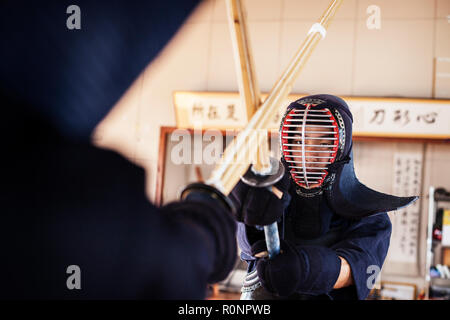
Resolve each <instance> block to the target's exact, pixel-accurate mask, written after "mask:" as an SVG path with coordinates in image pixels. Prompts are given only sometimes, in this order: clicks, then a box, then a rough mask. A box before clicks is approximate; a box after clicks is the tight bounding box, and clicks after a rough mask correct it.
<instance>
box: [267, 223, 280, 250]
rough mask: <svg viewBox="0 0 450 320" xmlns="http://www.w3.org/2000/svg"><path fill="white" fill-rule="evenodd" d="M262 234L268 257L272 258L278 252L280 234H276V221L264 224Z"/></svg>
mask: <svg viewBox="0 0 450 320" xmlns="http://www.w3.org/2000/svg"><path fill="white" fill-rule="evenodd" d="M264 236H265V238H266V246H267V251H268V253H269V259H273V258H275V257H276V256H277V255H278V254H279V253H280V236H279V235H278V224H277V222H276V221H275V222H274V223H272V224H270V225H268V226H264Z"/></svg>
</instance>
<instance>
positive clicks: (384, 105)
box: [174, 92, 450, 140]
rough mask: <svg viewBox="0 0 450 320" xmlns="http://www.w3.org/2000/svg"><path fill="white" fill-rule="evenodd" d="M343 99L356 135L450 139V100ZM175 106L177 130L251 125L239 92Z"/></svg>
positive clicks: (179, 99)
mask: <svg viewBox="0 0 450 320" xmlns="http://www.w3.org/2000/svg"><path fill="white" fill-rule="evenodd" d="M302 96H305V95H304V94H298V95H294V94H293V95H289V96H288V98H287V99H286V100H285V102H284V103H283V104H282V105H280V109H279V111H278V113H277V114H275V115H273V120H272V122H271V125H270V129H271V130H273V131H275V130H278V127H279V122H280V119H281V116H282V114H283V113H284V110H285V108H286V107H287V105H288V104H289V103H290V102H292V101H295V100H297V99H299V98H301V97H302ZM266 97H267V94H263V95H262V98H263V99H265V98H266ZM342 98H343V99H344V100H345V101H346V102H347V103H348V105H349V107H350V110H351V111H352V113H353V118H354V123H353V135H354V136H366V137H388V138H420V139H440V140H449V139H450V100H435V99H402V98H370V97H367V98H365V97H342ZM174 104H175V114H176V121H177V127H178V128H195V127H198V128H203V129H210V128H214V129H241V128H243V127H244V126H245V125H246V124H247V122H248V119H247V114H246V111H245V108H244V107H243V106H242V103H241V100H240V99H239V94H238V93H232V92H175V93H174Z"/></svg>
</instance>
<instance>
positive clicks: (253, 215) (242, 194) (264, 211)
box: [229, 169, 290, 226]
mask: <svg viewBox="0 0 450 320" xmlns="http://www.w3.org/2000/svg"><path fill="white" fill-rule="evenodd" d="M249 170H251V169H249ZM289 185H290V175H289V174H288V173H286V172H285V174H284V176H283V178H281V180H280V181H278V182H277V183H276V184H275V185H274V187H275V188H276V189H278V190H279V191H280V193H282V198H281V199H280V198H279V197H278V196H277V195H275V193H274V192H271V191H269V190H268V189H267V188H265V187H263V188H255V187H251V186H249V185H247V184H245V183H244V182H242V181H239V182H238V184H237V185H236V186H235V187H234V189H233V190H232V192H231V194H230V196H229V198H230V199H231V200H232V201H233V203H234V205H235V207H236V216H235V218H236V220H237V221H239V222H243V223H245V224H246V225H249V226H255V225H259V226H265V225H269V224H271V223H273V222H275V221H277V220H278V219H279V218H280V217H281V215H282V214H283V211H284V209H285V207H286V206H287V205H288V204H289V200H290V197H289V194H288V190H289Z"/></svg>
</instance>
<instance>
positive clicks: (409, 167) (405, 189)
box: [389, 152, 422, 263]
mask: <svg viewBox="0 0 450 320" xmlns="http://www.w3.org/2000/svg"><path fill="white" fill-rule="evenodd" d="M421 179H422V153H421V152H417V153H409V152H408V153H403V152H396V153H394V175H393V183H392V187H393V189H392V190H393V193H394V194H395V195H397V196H410V195H420V183H421ZM390 218H391V221H392V236H391V245H390V248H389V260H390V261H392V262H402V263H416V262H417V256H418V243H419V241H418V238H419V220H420V200H417V201H416V202H414V203H413V204H412V205H410V206H408V207H406V208H403V209H399V210H397V211H396V212H393V213H391V214H390Z"/></svg>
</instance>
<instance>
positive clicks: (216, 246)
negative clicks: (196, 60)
mask: <svg viewBox="0 0 450 320" xmlns="http://www.w3.org/2000/svg"><path fill="white" fill-rule="evenodd" d="M196 3H197V1H186V0H183V1H83V0H80V1H77V2H76V5H78V6H79V8H80V12H81V29H79V30H76V29H74V30H69V29H68V28H67V27H66V20H67V19H68V18H69V16H70V15H71V14H73V12H70V14H67V13H66V9H67V8H68V7H69V5H71V4H73V3H72V2H67V1H38V2H30V1H2V3H1V4H0V24H1V27H0V36H1V38H2V42H3V45H2V49H1V50H0V64H1V74H0V97H1V100H2V105H3V107H4V108H3V109H2V126H1V131H0V132H1V135H2V137H3V138H4V141H3V145H2V154H3V157H2V159H1V168H2V183H1V193H0V195H1V198H0V211H1V217H2V222H1V223H0V230H1V231H0V250H1V252H2V263H1V264H0V273H1V274H2V281H1V282H2V284H1V287H2V290H1V291H0V298H2V299H140V298H149V299H151V298H157V299H181V298H189V299H200V298H204V297H205V294H206V283H207V282H215V281H218V280H221V279H224V278H225V277H226V275H227V273H228V272H229V271H230V270H231V268H232V267H233V264H234V261H235V258H236V248H235V245H236V242H235V234H234V232H233V230H234V229H235V224H234V221H233V220H232V218H231V216H229V214H228V216H227V212H226V211H224V210H221V209H220V208H219V207H220V206H218V204H217V203H216V202H215V201H213V200H212V199H210V198H208V196H205V195H203V196H198V197H197V198H196V199H190V200H189V199H188V200H186V201H184V202H178V203H172V204H169V205H167V206H165V207H163V208H156V207H155V206H153V205H152V204H151V203H150V202H149V201H148V199H147V198H146V195H145V172H144V170H143V169H142V168H140V167H138V166H136V165H133V164H131V163H130V162H128V161H127V160H126V159H124V158H123V157H122V156H120V155H118V154H116V153H115V152H112V151H107V150H101V149H98V148H95V147H94V146H92V145H91V144H90V141H89V140H90V135H91V133H92V130H93V129H94V128H95V126H96V125H97V124H98V122H99V121H100V120H101V119H102V118H103V117H104V116H105V115H106V113H107V112H108V111H109V110H110V108H111V107H112V106H113V105H114V104H115V103H116V102H117V100H118V99H119V98H120V97H121V96H122V95H123V94H124V92H125V91H126V90H127V88H128V87H129V86H130V85H131V83H132V81H134V79H136V78H137V77H138V75H139V73H140V72H142V71H143V70H144V68H145V67H146V66H147V65H148V64H149V63H150V62H151V60H152V59H153V58H154V57H155V56H156V55H157V54H158V53H159V52H160V50H161V49H162V48H163V46H164V45H165V44H166V43H167V42H168V40H169V39H170V38H171V37H172V35H173V34H174V33H175V32H176V31H177V29H178V28H179V26H180V25H181V24H182V23H183V21H184V19H185V18H186V17H187V16H188V14H189V13H190V12H191V10H192V9H193V8H194V7H195V5H196ZM155 130H157V128H155ZM224 227H225V228H224ZM73 265H75V266H78V267H79V268H80V271H81V273H80V278H79V279H80V284H81V288H79V289H72V290H70V289H69V287H70V285H69V287H68V286H67V280H68V278H69V277H71V276H72V275H74V271H73V270H71V269H70V268H69V270H68V267H69V266H73ZM67 271H69V273H67ZM69 282H70V281H69ZM69 284H70V283H69Z"/></svg>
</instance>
